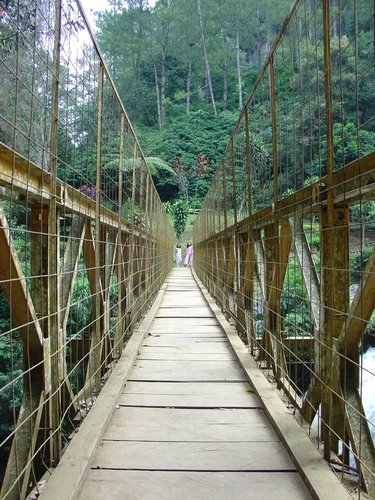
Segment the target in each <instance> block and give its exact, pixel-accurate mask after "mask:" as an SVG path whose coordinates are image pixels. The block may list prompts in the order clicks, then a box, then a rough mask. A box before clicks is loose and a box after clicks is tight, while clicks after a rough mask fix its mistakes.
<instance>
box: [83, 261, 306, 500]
mask: <svg viewBox="0 0 375 500" xmlns="http://www.w3.org/2000/svg"><path fill="white" fill-rule="evenodd" d="M80 491H81V492H80V496H79V498H82V499H93V500H94V499H103V498H110V499H137V500H138V499H162V500H167V499H179V500H182V499H211V498H212V499H240V498H244V499H245V498H246V499H250V498H251V499H255V498H259V499H260V498H262V499H263V498H267V499H272V498H275V499H276V498H277V499H279V500H280V499H283V498H288V499H297V498H298V499H301V498H311V496H310V494H309V493H308V491H307V489H306V487H305V485H304V483H303V482H302V480H301V478H300V476H299V474H298V472H296V470H295V467H294V466H293V464H292V462H291V460H290V458H289V456H288V454H287V453H286V451H285V450H284V448H283V445H282V444H281V443H280V441H279V439H278V437H277V435H276V433H275V431H274V430H273V428H272V427H271V425H270V423H269V422H268V421H267V418H266V416H265V414H264V412H263V410H262V409H261V406H260V403H259V400H258V398H257V397H256V396H255V394H253V393H252V389H251V387H250V385H249V384H248V383H247V380H246V377H245V374H244V372H243V371H242V369H241V367H240V365H239V363H238V362H237V361H236V360H235V358H234V356H233V354H232V352H231V349H230V347H229V343H228V341H227V338H226V336H225V334H224V333H223V331H222V329H221V328H220V326H219V324H218V322H217V320H216V318H215V316H214V314H213V312H212V310H211V309H210V307H209V306H208V305H207V303H206V301H205V299H204V297H203V295H202V293H201V291H200V289H199V287H198V286H197V284H196V282H195V280H194V278H193V276H192V274H191V272H190V270H189V269H174V270H173V271H172V272H171V273H170V275H169V277H168V279H167V288H166V292H165V294H164V298H163V301H162V303H161V306H160V308H159V310H158V312H157V314H156V316H155V319H154V321H153V323H152V326H151V330H150V332H149V335H148V336H147V337H146V338H145V340H144V342H143V346H142V349H141V350H140V352H139V355H138V358H137V360H136V363H135V365H134V368H133V370H132V373H131V375H130V378H129V379H128V381H127V382H126V384H125V386H124V389H123V393H122V395H121V398H120V400H119V401H118V404H117V406H116V410H115V412H114V413H113V416H112V419H111V421H110V424H109V426H108V427H107V429H106V431H105V433H104V435H103V438H102V440H101V444H100V446H99V447H98V449H97V451H96V453H95V455H94V458H93V460H92V462H91V467H90V471H89V473H88V475H87V478H86V481H85V483H84V485H83V487H82V488H81V489H80Z"/></svg>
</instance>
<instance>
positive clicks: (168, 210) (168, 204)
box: [163, 201, 173, 215]
mask: <svg viewBox="0 0 375 500" xmlns="http://www.w3.org/2000/svg"><path fill="white" fill-rule="evenodd" d="M163 205H164V210H165V213H166V214H167V215H171V214H173V203H172V202H171V201H166V202H164V203H163Z"/></svg>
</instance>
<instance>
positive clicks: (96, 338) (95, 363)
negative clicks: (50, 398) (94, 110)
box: [90, 64, 104, 394]
mask: <svg viewBox="0 0 375 500" xmlns="http://www.w3.org/2000/svg"><path fill="white" fill-rule="evenodd" d="M103 87H104V68H103V65H102V64H100V65H99V72H98V125H97V127H98V137H97V143H96V195H95V271H94V274H95V294H94V310H95V318H94V328H93V341H92V348H93V351H94V352H93V356H92V357H91V358H90V359H92V365H91V370H90V377H93V379H94V381H95V390H96V394H99V392H100V390H101V385H102V377H101V370H100V365H101V348H102V342H101V341H102V334H101V326H102V322H101V318H100V316H101V311H102V300H103V299H104V297H103V296H102V294H103V290H102V286H104V285H103V284H102V281H101V273H100V265H101V255H100V254H101V252H100V250H101V245H102V243H101V237H102V234H103V233H102V231H101V224H100V202H101V171H102V168H101V164H102V129H103Z"/></svg>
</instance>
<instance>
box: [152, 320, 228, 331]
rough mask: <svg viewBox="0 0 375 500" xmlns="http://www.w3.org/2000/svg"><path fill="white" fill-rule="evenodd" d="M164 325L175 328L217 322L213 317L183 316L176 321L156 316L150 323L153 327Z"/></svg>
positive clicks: (207, 324) (210, 324)
mask: <svg viewBox="0 0 375 500" xmlns="http://www.w3.org/2000/svg"><path fill="white" fill-rule="evenodd" d="M166 326H172V327H174V328H175V329H178V328H181V326H184V327H185V328H186V327H191V328H192V327H197V326H200V327H202V326H204V327H206V326H216V327H217V326H218V323H217V322H216V321H215V320H214V319H213V318H184V320H183V321H177V320H176V318H157V319H155V321H154V322H153V323H152V327H151V328H152V329H153V328H156V327H158V328H161V327H166Z"/></svg>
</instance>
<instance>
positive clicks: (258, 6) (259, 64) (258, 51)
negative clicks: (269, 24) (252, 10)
mask: <svg viewBox="0 0 375 500" xmlns="http://www.w3.org/2000/svg"><path fill="white" fill-rule="evenodd" d="M256 26H257V32H258V36H257V56H258V69H259V70H260V68H261V66H262V52H261V49H262V37H261V36H260V28H261V23H260V5H259V0H258V2H257V17H256Z"/></svg>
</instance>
